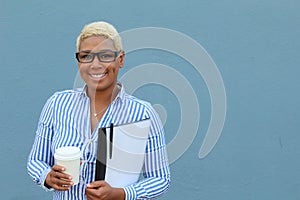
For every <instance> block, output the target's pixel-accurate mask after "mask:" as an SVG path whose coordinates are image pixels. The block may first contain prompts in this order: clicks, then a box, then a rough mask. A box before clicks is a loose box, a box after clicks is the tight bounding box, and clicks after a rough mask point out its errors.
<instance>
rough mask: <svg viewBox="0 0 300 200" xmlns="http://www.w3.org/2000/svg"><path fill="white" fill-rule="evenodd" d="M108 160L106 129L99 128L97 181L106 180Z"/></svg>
mask: <svg viewBox="0 0 300 200" xmlns="http://www.w3.org/2000/svg"><path fill="white" fill-rule="evenodd" d="M106 159H107V140H106V128H99V130H98V150H97V160H96V175H95V181H97V180H104V179H105V172H106Z"/></svg>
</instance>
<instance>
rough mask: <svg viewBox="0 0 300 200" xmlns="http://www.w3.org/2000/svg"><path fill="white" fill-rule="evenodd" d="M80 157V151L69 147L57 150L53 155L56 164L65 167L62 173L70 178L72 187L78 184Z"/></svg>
mask: <svg viewBox="0 0 300 200" xmlns="http://www.w3.org/2000/svg"><path fill="white" fill-rule="evenodd" d="M80 155H81V153H80V149H79V148H78V147H71V146H70V147H61V148H58V149H56V151H55V154H54V158H55V162H56V164H57V165H60V166H63V167H65V171H64V173H66V174H69V175H70V176H71V177H72V181H73V183H74V185H76V184H78V183H79V174H80Z"/></svg>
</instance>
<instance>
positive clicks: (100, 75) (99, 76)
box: [92, 73, 105, 78]
mask: <svg viewBox="0 0 300 200" xmlns="http://www.w3.org/2000/svg"><path fill="white" fill-rule="evenodd" d="M104 75H105V73H103V74H92V77H93V78H102V77H103V76H104Z"/></svg>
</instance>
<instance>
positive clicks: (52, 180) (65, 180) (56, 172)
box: [45, 165, 73, 191]
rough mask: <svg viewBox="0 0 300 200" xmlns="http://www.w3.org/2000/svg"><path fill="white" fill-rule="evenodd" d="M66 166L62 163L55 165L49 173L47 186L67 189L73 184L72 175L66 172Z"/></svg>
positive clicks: (62, 189)
mask: <svg viewBox="0 0 300 200" xmlns="http://www.w3.org/2000/svg"><path fill="white" fill-rule="evenodd" d="M64 171H65V168H64V167H63V166H60V165H54V166H53V167H52V169H51V171H50V172H49V173H48V174H47V177H46V180H45V186H46V187H48V188H53V189H55V190H60V191H66V190H69V189H70V187H71V186H72V185H73V182H72V177H71V176H70V175H68V174H65V173H64Z"/></svg>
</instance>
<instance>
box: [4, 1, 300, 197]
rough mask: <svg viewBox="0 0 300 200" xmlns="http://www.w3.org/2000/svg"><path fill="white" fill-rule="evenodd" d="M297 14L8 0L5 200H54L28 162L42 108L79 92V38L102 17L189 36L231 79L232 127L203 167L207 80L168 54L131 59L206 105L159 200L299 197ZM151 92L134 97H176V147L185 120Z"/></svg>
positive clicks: (279, 8)
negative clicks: (151, 66)
mask: <svg viewBox="0 0 300 200" xmlns="http://www.w3.org/2000/svg"><path fill="white" fill-rule="evenodd" d="M299 9H300V1H297V0H264V1H261V0H243V1H240V0H227V1H221V0H210V1H206V0H193V1H171V0H165V1H158V0H152V1H147V2H146V1H121V0H114V1H107V0H102V1H100V0H98V1H57V0H53V1H46V0H42V1H38V0H27V1H14V0H12V1H9V0H1V1H0V44H1V48H0V64H1V73H0V89H1V90H0V91H1V98H0V110H1V116H0V120H1V123H0V133H1V144H0V157H1V159H2V161H1V170H0V177H1V183H0V191H1V199H12V200H17V199H23V200H24V199H31V200H32V199H46V198H45V197H44V196H45V195H47V197H48V199H51V193H46V192H44V191H43V190H42V189H40V188H38V187H37V186H35V185H34V184H33V182H32V181H31V180H30V178H29V176H28V175H27V172H26V159H27V156H28V153H29V151H30V148H31V145H32V142H33V139H34V135H35V129H36V127H37V120H38V117H39V114H40V111H41V109H42V106H43V104H44V103H45V101H46V99H47V98H48V97H49V96H50V95H51V94H52V93H53V92H55V91H57V90H63V89H68V88H72V87H73V83H74V78H75V76H76V73H77V65H76V62H75V60H74V52H75V39H76V37H77V35H78V34H79V32H80V30H81V28H82V26H83V25H84V24H86V23H88V22H92V21H95V20H105V21H109V22H111V23H112V24H114V25H115V26H116V27H117V28H118V30H119V31H126V30H130V29H133V28H138V27H149V26H152V27H163V28H168V29H171V30H176V31H179V32H181V33H183V34H186V35H188V36H190V37H191V38H193V39H194V40H195V41H197V42H198V43H199V44H201V45H202V46H203V47H204V48H205V49H206V51H207V52H208V53H209V55H210V56H211V57H212V59H213V60H214V62H215V63H216V65H217V66H218V69H219V71H220V74H221V76H222V78H223V81H224V85H225V89H226V96H227V113H226V114H227V115H226V121H225V125H224V128H223V131H222V134H221V137H220V139H219V141H218V143H217V145H216V146H215V147H214V149H213V150H212V151H211V153H210V154H209V155H208V156H206V157H205V158H204V159H199V157H198V152H199V148H200V146H201V143H202V141H203V138H204V135H205V133H206V131H207V127H208V124H209V119H210V112H211V110H210V97H209V93H208V91H207V88H206V86H205V82H204V81H203V78H202V77H201V75H199V74H198V75H197V74H196V73H195V71H193V69H192V68H191V67H190V66H189V64H188V63H186V62H184V61H182V60H180V59H179V58H178V57H176V56H175V57H173V56H172V55H170V54H167V53H166V52H163V53H160V52H159V51H151V50H149V51H147V50H145V51H142V52H136V53H135V54H134V53H133V54H132V55H131V56H128V60H127V61H126V67H125V68H124V69H123V71H122V72H121V75H122V73H125V72H126V71H127V70H129V69H130V68H131V67H134V66H136V65H139V64H143V63H149V62H154V61H155V62H158V63H163V64H165V65H169V66H173V67H174V68H176V69H178V71H180V72H181V73H182V74H183V75H184V76H185V78H186V79H188V80H189V81H190V82H191V84H192V86H193V88H194V90H195V91H196V93H197V98H198V100H199V106H200V108H201V121H200V126H199V129H198V132H197V135H196V137H195V139H194V140H193V143H192V145H191V146H190V147H189V148H188V149H187V151H185V153H184V154H183V155H182V156H181V157H180V158H179V159H178V160H176V161H175V162H173V163H172V164H171V172H172V184H171V187H170V190H169V192H168V193H167V194H166V195H165V196H164V197H163V198H162V199H191V200H194V199H195V200H196V199H202V200H217V199H234V200H240V199H255V200H266V199H273V200H279V199H286V200H287V199H291V200H292V199H293V200H294V199H299V198H300V161H299V156H300V145H299V142H300V128H299V124H300V123H299V120H300V112H299V110H300V105H299V102H300V94H299V86H300V79H299V74H300V56H299V49H300V39H299V36H300V12H299ZM178 45H181V44H180V42H178ZM149 55H150V56H149ZM135 56H136V59H135ZM151 87H156V86H155V85H152V86H149V87H148V88H147V87H145V88H144V90H142V88H141V89H140V90H138V91H136V95H137V96H139V97H141V98H143V97H144V98H146V99H147V100H149V101H155V100H157V99H161V100H162V101H163V99H168V102H167V104H166V110H167V111H168V112H167V114H168V118H167V122H166V126H165V127H166V137H167V142H169V141H171V139H172V138H173V137H174V135H175V133H176V130H177V128H178V122H179V120H180V116H179V115H180V113H179V111H178V110H176V109H172V108H176V107H178V100H176V98H175V97H174V94H172V93H171V92H167V90H166V88H162V87H157V88H156V89H157V90H156V91H157V93H158V94H160V95H158V96H155V95H154V94H153V95H148V93H149V91H153V90H152V88H151ZM154 103H155V102H154ZM158 103H159V102H158ZM168 106H169V107H168ZM172 110H173V111H172ZM172 112H173V113H172Z"/></svg>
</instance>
